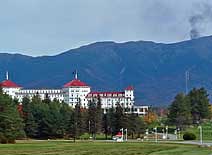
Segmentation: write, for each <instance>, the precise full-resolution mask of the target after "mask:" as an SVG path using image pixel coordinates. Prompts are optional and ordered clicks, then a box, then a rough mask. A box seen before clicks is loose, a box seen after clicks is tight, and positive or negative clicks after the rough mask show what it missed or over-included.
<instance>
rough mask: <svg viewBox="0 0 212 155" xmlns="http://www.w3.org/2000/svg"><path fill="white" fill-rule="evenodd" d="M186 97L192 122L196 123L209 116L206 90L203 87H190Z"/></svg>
mask: <svg viewBox="0 0 212 155" xmlns="http://www.w3.org/2000/svg"><path fill="white" fill-rule="evenodd" d="M188 97H189V101H190V105H191V113H192V117H193V123H198V122H199V121H201V120H202V119H206V118H209V117H210V116H211V112H210V109H209V105H210V104H209V98H208V94H207V91H206V90H205V89H204V88H200V89H196V88H194V89H192V90H191V91H190V92H189V94H188Z"/></svg>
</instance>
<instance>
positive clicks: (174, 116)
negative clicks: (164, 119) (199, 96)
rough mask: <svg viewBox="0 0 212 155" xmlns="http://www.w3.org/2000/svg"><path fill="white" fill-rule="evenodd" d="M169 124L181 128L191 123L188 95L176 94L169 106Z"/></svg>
mask: <svg viewBox="0 0 212 155" xmlns="http://www.w3.org/2000/svg"><path fill="white" fill-rule="evenodd" d="M168 120H169V124H171V125H176V126H177V127H180V128H183V127H185V126H186V125H189V124H191V108H190V104H189V101H188V97H186V96H185V95H184V94H182V93H180V94H178V95H177V96H176V97H175V99H174V101H173V102H172V104H171V105H170V107H169V114H168Z"/></svg>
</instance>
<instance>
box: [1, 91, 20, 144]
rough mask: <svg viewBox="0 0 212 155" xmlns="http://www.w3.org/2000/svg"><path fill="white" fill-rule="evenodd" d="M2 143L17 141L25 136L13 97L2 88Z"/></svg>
mask: <svg viewBox="0 0 212 155" xmlns="http://www.w3.org/2000/svg"><path fill="white" fill-rule="evenodd" d="M0 120H1V121H0V143H15V140H16V139H17V138H20V137H23V136H24V130H23V123H22V119H21V117H20V114H19V112H18V109H17V105H16V104H15V103H14V101H13V100H12V98H10V97H9V96H8V95H6V94H3V92H2V90H1V89H0Z"/></svg>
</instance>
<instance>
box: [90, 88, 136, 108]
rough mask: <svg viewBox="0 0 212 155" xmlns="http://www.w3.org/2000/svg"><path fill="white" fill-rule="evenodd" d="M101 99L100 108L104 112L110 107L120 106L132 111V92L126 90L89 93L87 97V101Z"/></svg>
mask: <svg viewBox="0 0 212 155" xmlns="http://www.w3.org/2000/svg"><path fill="white" fill-rule="evenodd" d="M98 97H99V98H100V99H101V104H102V105H101V106H102V108H103V109H104V111H105V112H106V111H107V110H108V109H110V108H112V107H116V106H117V104H120V105H121V106H122V107H123V108H126V109H132V108H133V106H134V91H133V89H130V90H128V89H126V90H125V91H123V92H91V93H89V94H88V95H87V100H90V101H92V100H95V99H97V98H98Z"/></svg>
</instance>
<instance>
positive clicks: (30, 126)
mask: <svg viewBox="0 0 212 155" xmlns="http://www.w3.org/2000/svg"><path fill="white" fill-rule="evenodd" d="M22 106H23V120H24V131H25V133H26V136H27V137H30V138H34V137H36V136H37V127H38V126H37V124H36V122H35V119H34V116H33V114H32V111H33V109H32V106H31V102H30V100H29V98H27V97H24V98H23V101H22Z"/></svg>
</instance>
